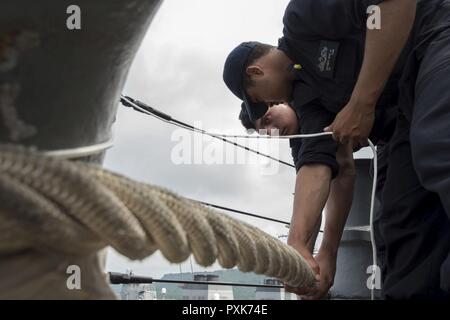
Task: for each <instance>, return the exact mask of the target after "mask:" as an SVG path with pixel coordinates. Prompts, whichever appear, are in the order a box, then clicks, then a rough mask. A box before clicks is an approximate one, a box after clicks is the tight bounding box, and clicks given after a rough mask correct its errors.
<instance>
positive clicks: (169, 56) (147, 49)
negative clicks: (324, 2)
mask: <svg viewBox="0 0 450 320" xmlns="http://www.w3.org/2000/svg"><path fill="white" fill-rule="evenodd" d="M287 4H288V0H245V1H242V0H190V1H179V0H165V1H164V2H163V4H162V6H161V8H160V10H159V12H158V13H157V15H156V17H155V19H154V20H153V23H152V25H151V26H150V28H149V30H148V32H147V35H146V37H145V39H144V41H143V42H142V45H141V48H140V50H139V51H138V53H137V55H136V58H135V61H134V63H133V65H132V68H131V70H130V73H129V76H128V81H127V83H126V86H125V89H124V93H125V94H127V95H130V96H132V97H134V98H137V99H139V100H141V101H144V102H146V103H148V104H149V105H151V106H154V107H155V108H157V109H160V110H162V111H164V112H166V113H168V114H170V115H171V116H173V117H174V118H177V119H179V120H182V121H185V122H188V123H194V122H198V121H200V122H201V123H202V125H203V127H204V129H210V130H213V131H214V132H222V131H226V132H230V131H232V132H235V133H240V134H243V133H244V131H243V128H242V127H241V125H240V123H239V121H238V120H237V116H238V113H239V110H240V101H239V100H238V99H237V98H236V97H234V96H233V95H232V93H230V92H229V90H228V89H227V88H226V86H225V84H224V83H223V81H222V68H223V64H224V61H225V58H226V56H227V55H228V53H229V52H230V51H231V50H232V49H233V48H234V47H235V46H236V45H237V44H239V43H241V42H243V41H249V40H258V41H261V42H266V43H270V44H274V45H276V44H277V41H278V38H279V37H281V35H282V27H283V24H282V17H283V13H284V9H285V8H286V6H287ZM174 130H177V128H176V127H173V126H171V125H169V124H166V123H163V122H160V121H158V120H156V119H154V118H152V117H149V116H146V115H143V114H140V113H137V112H134V111H132V110H129V109H125V108H124V107H119V112H118V116H117V122H116V124H115V126H114V137H115V146H114V148H112V149H111V150H109V151H108V153H107V157H106V160H105V166H106V167H107V168H108V169H111V170H114V171H116V172H119V173H122V174H124V175H126V176H129V177H132V178H134V179H137V180H140V181H145V182H148V183H151V184H154V185H159V186H163V187H166V188H169V189H171V190H173V191H175V192H177V193H178V194H180V195H182V196H186V197H190V198H193V199H198V200H202V201H206V202H210V203H214V204H218V205H223V206H228V207H231V208H235V209H238V210H244V211H249V212H253V213H256V214H260V215H264V216H269V217H274V218H277V219H280V220H286V221H289V220H290V217H291V213H292V201H293V195H292V193H293V191H294V184H295V170H294V169H292V168H289V167H285V166H280V168H279V174H277V175H262V174H261V170H260V169H261V165H258V164H253V165H250V164H247V165H175V164H173V163H172V161H171V157H170V156H171V151H172V149H173V148H174V147H175V145H176V144H177V142H175V141H172V140H171V135H172V133H173V131H174ZM178 130H179V129H178ZM243 142H245V141H243ZM217 143H219V144H221V143H220V142H217ZM275 156H277V155H276V154H275ZM280 157H281V158H282V159H284V160H286V161H288V162H292V159H291V154H290V149H289V146H288V143H287V142H286V141H285V142H283V143H282V145H281V148H280ZM233 216H234V217H236V218H239V219H243V220H244V221H247V222H249V223H251V224H253V225H255V226H257V227H259V228H261V229H262V230H264V231H266V232H268V233H269V234H271V235H273V236H275V237H276V236H278V235H282V234H286V233H287V231H288V230H287V229H286V228H285V226H283V225H279V224H275V223H268V222H267V221H261V220H256V219H253V218H246V217H243V216H237V215H233ZM127 268H131V269H133V271H134V272H135V273H136V274H141V275H146V276H151V277H161V276H162V275H164V274H165V273H171V272H179V265H177V264H175V265H174V264H170V263H169V262H167V261H166V260H165V259H164V258H163V257H162V256H161V255H160V254H158V253H157V254H155V255H153V256H152V257H149V258H148V259H146V260H144V261H141V262H136V261H129V260H128V259H126V258H124V257H122V256H120V255H119V254H117V253H115V252H113V251H111V253H110V254H109V258H108V261H107V269H108V271H119V272H124V271H125V270H126V269H127ZM219 268H220V266H218V265H214V266H213V267H212V268H211V269H219ZM182 270H183V272H188V271H190V264H189V260H188V261H186V262H185V263H184V264H182ZM203 270H206V269H205V268H202V267H200V266H198V265H196V264H195V262H194V271H203Z"/></svg>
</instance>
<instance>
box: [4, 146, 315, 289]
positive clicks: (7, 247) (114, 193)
mask: <svg viewBox="0 0 450 320" xmlns="http://www.w3.org/2000/svg"><path fill="white" fill-rule="evenodd" d="M108 245H109V246H111V247H113V248H114V249H116V250H117V251H118V252H120V253H121V254H123V255H125V256H127V257H129V258H131V259H143V258H145V257H147V256H149V255H151V254H152V253H154V252H155V251H157V250H160V251H161V253H162V254H163V256H164V257H165V258H166V259H167V260H169V261H170V262H172V263H180V262H182V261H184V260H186V259H187V258H188V257H189V256H190V254H191V253H192V254H193V255H194V257H195V260H196V261H197V263H198V264H200V265H202V266H210V265H211V264H213V263H214V262H215V261H216V260H218V262H219V264H220V265H222V266H223V267H224V268H233V267H235V266H237V267H238V268H239V269H240V270H241V271H244V272H255V273H258V274H264V275H266V276H269V277H276V278H278V279H280V280H282V281H283V282H284V283H286V284H289V285H291V286H293V287H298V286H302V287H309V286H312V285H313V284H314V281H315V280H314V274H313V272H312V270H311V269H310V268H309V266H308V264H307V263H306V262H305V260H304V259H303V258H302V257H301V256H300V255H299V254H298V253H297V251H295V250H294V249H293V248H292V247H289V246H287V245H285V244H284V243H282V242H281V241H279V240H278V239H276V238H273V237H271V236H269V235H268V234H266V233H264V232H262V231H261V230H259V229H257V228H255V227H253V226H251V225H248V224H246V223H243V222H241V221H237V220H235V219H232V218H230V217H229V216H227V215H224V214H222V213H220V212H216V211H214V210H212V209H209V208H207V207H205V206H202V205H200V204H198V203H196V202H194V201H191V200H187V199H184V198H182V197H180V196H177V195H176V194H174V193H172V192H170V191H168V190H164V189H162V188H159V187H155V186H151V185H147V184H144V183H140V182H136V181H133V180H131V179H128V178H126V177H123V176H120V175H118V174H115V173H112V172H109V171H106V170H104V169H103V168H101V167H99V166H97V165H93V164H87V163H81V162H70V161H66V160H61V159H56V158H52V157H48V156H44V155H41V154H37V153H35V152H33V151H31V150H27V149H24V148H21V147H16V146H1V147H0V252H2V251H11V250H22V249H26V248H39V249H41V248H42V249H45V250H54V251H56V252H59V253H63V254H64V253H67V254H70V255H87V254H91V253H94V252H96V251H98V250H100V249H102V248H104V247H106V246H108Z"/></svg>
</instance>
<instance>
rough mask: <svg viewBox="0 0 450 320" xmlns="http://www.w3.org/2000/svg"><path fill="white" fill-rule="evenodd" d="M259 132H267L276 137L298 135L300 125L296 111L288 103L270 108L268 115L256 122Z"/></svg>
mask: <svg viewBox="0 0 450 320" xmlns="http://www.w3.org/2000/svg"><path fill="white" fill-rule="evenodd" d="M255 127H256V129H257V130H267V134H269V135H276V134H277V131H276V130H278V135H280V136H286V135H294V134H297V133H298V130H299V124H298V119H297V115H296V114H295V111H294V110H293V109H292V108H291V107H290V106H289V105H288V104H286V103H281V104H275V105H271V106H269V109H268V110H267V112H266V114H265V115H264V116H263V117H262V118H261V119H258V120H256V122H255Z"/></svg>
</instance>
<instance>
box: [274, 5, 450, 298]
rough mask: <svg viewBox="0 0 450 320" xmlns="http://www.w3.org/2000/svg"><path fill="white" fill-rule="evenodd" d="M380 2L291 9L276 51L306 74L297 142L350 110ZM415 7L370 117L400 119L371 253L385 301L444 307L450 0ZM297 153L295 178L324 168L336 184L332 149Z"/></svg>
mask: <svg viewBox="0 0 450 320" xmlns="http://www.w3.org/2000/svg"><path fill="white" fill-rule="evenodd" d="M381 2H383V0H293V1H291V2H290V3H289V5H288V7H287V9H286V12H285V16H284V19H283V22H284V30H283V34H284V36H283V37H282V38H281V39H280V41H279V47H278V48H279V49H280V50H283V51H284V52H285V53H286V54H287V55H288V56H289V57H290V58H291V60H292V61H294V62H295V63H297V64H301V65H302V67H303V68H302V70H300V72H298V74H297V81H295V85H294V93H293V94H294V107H295V109H296V110H297V113H298V115H299V118H300V129H301V133H305V134H306V133H316V132H322V131H323V129H324V128H325V127H326V126H328V125H330V124H331V123H332V122H333V120H334V118H335V116H336V114H337V113H338V112H339V111H340V110H341V109H342V108H343V107H344V106H345V105H346V104H347V102H348V101H349V100H350V97H351V94H352V91H353V88H354V86H355V83H356V80H357V76H358V74H359V71H360V69H361V65H362V61H363V56H364V45H365V34H366V21H367V8H368V7H369V6H370V5H377V4H380V3H381ZM417 4H418V8H417V16H416V20H415V23H414V27H413V30H412V33H411V35H410V38H409V40H408V42H407V44H406V46H405V48H404V50H403V51H402V54H401V56H400V58H399V60H398V63H397V65H396V67H395V68H394V71H393V72H392V74H391V77H390V79H389V81H388V83H387V85H386V87H385V90H384V91H383V93H382V95H381V96H380V99H379V101H378V103H377V117H379V114H380V113H381V114H383V111H386V110H388V108H389V107H390V106H395V105H397V104H398V106H399V108H400V110H401V112H399V115H398V119H397V128H396V131H395V133H394V136H393V137H392V141H391V142H390V150H389V154H390V157H389V168H388V173H387V179H386V184H385V189H384V190H385V192H384V194H383V209H382V214H381V216H380V217H379V218H378V219H377V221H376V230H379V233H378V234H377V242H379V243H377V246H379V247H383V248H385V249H384V250H385V252H384V256H385V259H384V263H383V266H382V270H383V277H382V278H383V288H382V295H383V297H384V298H397V299H402V298H441V297H448V296H447V294H448V292H449V291H450V288H449V287H450V280H449V277H450V266H449V264H450V258H449V257H447V256H448V255H449V249H450V222H449V215H450V0H423V1H422V0H419V1H417ZM381 17H382V13H381ZM381 116H382V115H381ZM375 131H376V129H374V130H372V133H371V138H373V137H372V135H373V133H374V132H375ZM294 144H295V142H294ZM293 150H295V145H294V148H293ZM297 150H298V154H297V159H298V161H296V162H297V163H296V166H297V168H299V167H301V166H302V165H304V164H308V163H322V164H325V165H328V166H329V167H330V168H331V170H332V173H333V177H334V176H336V174H337V171H338V165H337V162H336V150H337V144H336V143H335V142H334V141H333V140H332V139H330V138H329V137H322V138H316V139H305V140H302V142H301V144H299V145H298V148H297ZM446 259H447V260H446ZM445 260H446V261H445ZM441 269H442V270H441Z"/></svg>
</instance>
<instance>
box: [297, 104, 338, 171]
mask: <svg viewBox="0 0 450 320" xmlns="http://www.w3.org/2000/svg"><path fill="white" fill-rule="evenodd" d="M299 115H300V132H301V133H302V134H312V133H319V132H323V129H324V128H325V127H326V126H328V125H330V124H331V123H332V122H333V120H334V118H335V114H333V113H331V112H329V111H327V110H326V109H325V108H323V107H322V106H321V105H320V104H319V103H318V102H317V100H316V101H314V102H311V103H308V104H307V105H304V106H301V107H300V110H299ZM337 149H338V144H337V143H336V142H335V141H334V140H333V139H332V137H331V136H323V137H314V138H305V139H302V141H301V144H299V146H298V148H297V150H298V151H297V152H298V153H297V156H294V154H293V156H294V161H295V167H296V169H297V171H298V170H300V168H301V167H302V166H304V165H306V164H324V165H327V166H328V167H330V169H331V172H332V178H335V177H336V176H337V175H338V173H339V165H338V163H337V160H336V152H337ZM293 151H294V150H293Z"/></svg>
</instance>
